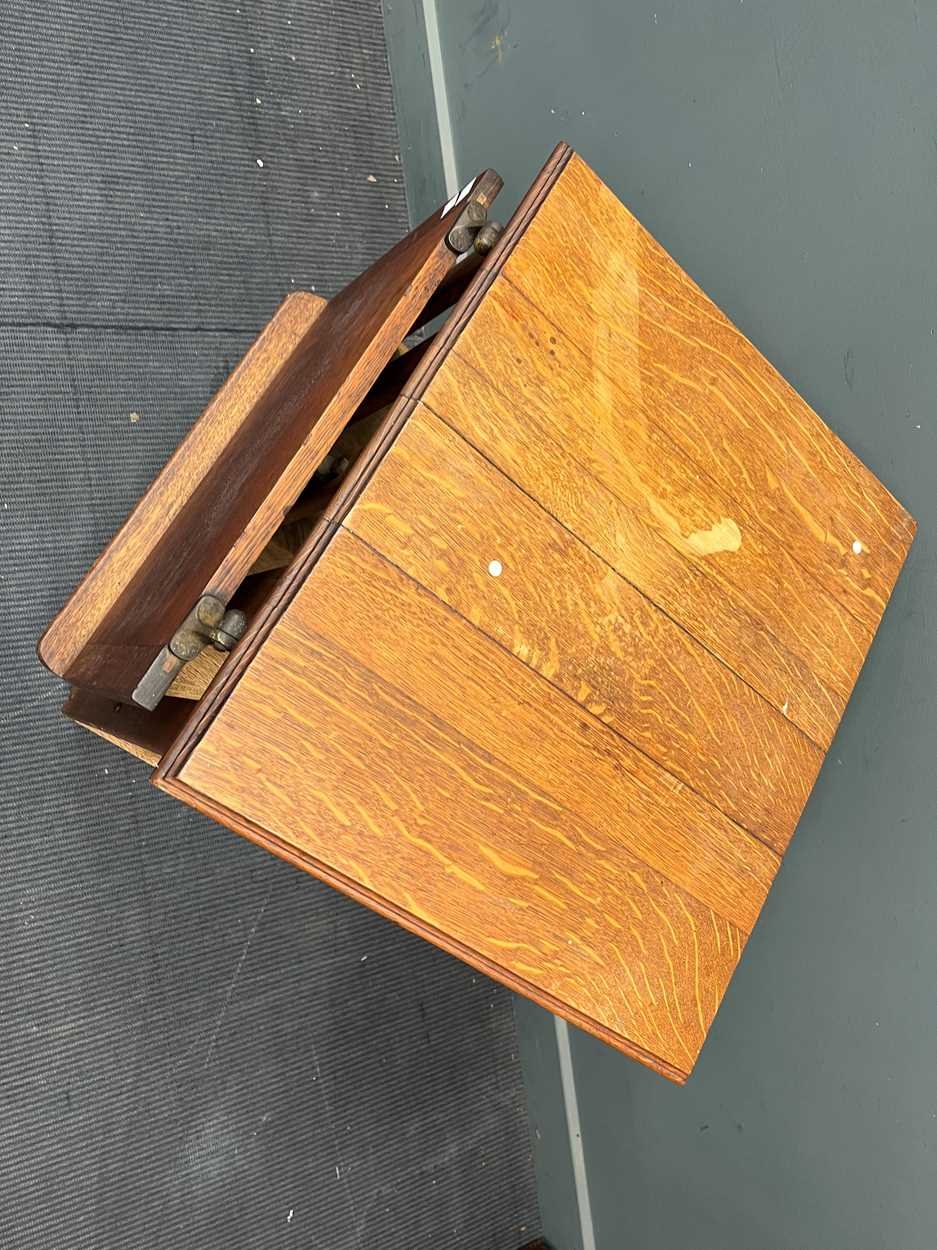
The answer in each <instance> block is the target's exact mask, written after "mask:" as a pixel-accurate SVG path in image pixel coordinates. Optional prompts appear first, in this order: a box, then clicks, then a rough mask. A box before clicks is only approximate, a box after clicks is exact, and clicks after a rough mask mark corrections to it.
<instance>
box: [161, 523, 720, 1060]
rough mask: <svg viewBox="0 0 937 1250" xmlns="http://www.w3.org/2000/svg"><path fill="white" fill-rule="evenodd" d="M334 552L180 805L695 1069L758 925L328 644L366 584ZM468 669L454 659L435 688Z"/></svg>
mask: <svg viewBox="0 0 937 1250" xmlns="http://www.w3.org/2000/svg"><path fill="white" fill-rule="evenodd" d="M347 541H348V542H352V541H354V540H352V539H348V540H347ZM335 551H339V548H338V547H337V546H334V547H332V548H330V549H329V552H328V553H327V555H326V556H325V557H324V558H323V559H322V560H321V561H320V562H319V564H318V565H317V567H316V571H315V573H314V575H313V576H311V577H310V578H308V579H307V581H306V583H305V584H304V585H303V587H302V588H301V589H300V590H299V591H298V593H297V594H296V596H295V598H293V600H292V601H291V602H290V604H289V606H288V607H287V608H286V610H285V611H284V613H283V614H282V616H281V617H280V619H279V620H278V621H277V623H276V625H275V626H274V628H273V629H272V631H271V633H270V634H269V636H268V637H267V639H266V641H265V643H264V646H263V647H262V648H261V650H260V651H259V652H258V653H257V654H256V656H255V657H254V659H253V660H252V662H251V664H250V665H249V667H248V668H247V669H246V670H245V671H244V673H243V675H242V676H241V678H240V681H239V682H238V684H237V687H236V688H235V689H234V691H233V692H232V693H231V694H230V695H229V697H228V698H227V700H226V701H225V703H224V705H223V706H222V707H221V709H220V710H219V712H218V713H217V715H216V716H215V717H214V719H213V720H212V722H211V724H210V725H209V726H208V727H207V729H206V730H205V732H204V734H203V736H202V737H201V739H200V740H199V741H198V743H197V745H196V746H195V748H194V750H193V751H192V752H191V754H190V755H189V757H188V759H187V760H186V762H185V763H184V765H183V767H182V769H181V772H180V774H179V781H180V782H181V783H182V784H181V788H180V789H179V790H178V792H179V793H180V794H181V795H183V797H188V795H187V794H186V791H189V792H195V793H197V794H199V795H202V796H204V797H205V798H206V799H207V800H208V801H209V802H210V803H213V804H220V805H221V806H222V807H223V808H224V809H226V810H227V811H228V812H229V813H236V814H237V817H236V819H235V820H234V823H235V826H236V827H237V826H238V824H239V822H240V821H241V820H242V819H243V820H244V821H246V822H249V823H250V824H251V825H252V826H254V827H259V828H260V829H263V830H267V831H268V832H269V833H270V834H272V835H273V836H274V837H276V838H277V839H279V840H280V841H281V842H282V843H284V844H286V845H287V846H288V847H290V848H293V849H294V850H295V851H297V852H299V853H301V854H302V856H304V857H305V863H306V866H309V867H310V868H312V869H313V870H315V866H316V865H317V864H327V865H328V866H329V869H330V871H332V872H334V873H338V874H340V875H341V876H342V877H343V878H344V879H346V880H348V881H351V882H354V883H357V884H358V885H359V886H360V887H361V888H362V889H364V890H366V891H368V892H369V894H370V895H372V896H376V897H378V898H380V899H383V900H386V901H387V902H388V903H390V904H393V906H394V907H395V908H396V909H399V913H400V914H401V915H405V916H407V917H408V918H409V923H410V924H411V926H412V927H419V926H420V925H425V926H428V927H430V928H431V929H432V932H433V934H434V935H435V936H436V938H437V940H439V941H441V944H443V945H448V946H449V947H450V949H456V950H458V951H459V952H460V953H462V952H463V951H465V950H468V951H471V952H473V953H474V956H475V957H476V958H478V959H480V960H481V961H484V962H485V963H486V964H487V965H490V966H491V967H496V968H497V969H499V970H500V972H499V975H503V976H505V978H509V979H510V981H511V983H513V984H516V985H518V986H520V987H522V988H523V989H524V991H525V992H527V993H529V994H531V996H532V997H535V998H537V999H538V1000H539V1001H543V1002H546V1003H547V1004H548V1005H553V1004H554V1003H556V1004H562V1005H563V1007H564V1010H565V1012H566V1013H567V1014H568V1015H569V1016H570V1018H573V1019H576V1020H577V1021H579V1022H580V1023H583V1024H586V1025H589V1024H590V1023H591V1024H596V1025H598V1026H599V1027H600V1028H601V1029H602V1030H603V1031H604V1032H605V1034H606V1035H609V1036H611V1037H613V1038H614V1039H615V1040H617V1042H618V1044H619V1045H621V1046H622V1047H623V1048H624V1049H627V1050H629V1051H630V1052H631V1053H636V1054H637V1056H638V1057H640V1058H642V1059H643V1061H645V1062H649V1061H653V1060H652V1057H654V1056H656V1059H657V1061H658V1066H661V1065H665V1067H664V1070H667V1069H672V1072H671V1073H670V1074H671V1075H673V1074H676V1075H678V1076H679V1075H680V1074H685V1073H686V1072H688V1071H689V1070H690V1068H691V1067H692V1064H693V1062H694V1060H695V1057H696V1055H697V1054H698V1052H699V1048H700V1046H701V1045H702V1042H703V1039H704V1037H705V1035H706V1031H707V1028H708V1026H709V1023H710V1022H711V1020H712V1017H713V1015H714V1014H715V1011H716V1008H717V1006H718V1002H719V1000H720V998H721V995H722V993H723V991H724V989H725V985H726V983H727V982H728V979H729V977H730V975H731V972H732V969H733V968H734V966H735V964H736V962H737V960H738V958H739V955H740V953H741V949H742V945H743V935H742V933H741V931H740V930H739V929H738V928H737V927H736V926H734V925H732V924H730V923H729V922H728V921H726V920H724V919H722V918H721V917H719V916H717V915H716V913H714V912H713V911H712V910H711V909H709V908H707V907H704V906H703V905H702V904H700V903H699V902H698V901H697V900H696V899H695V898H693V897H692V896H691V895H689V894H688V893H687V892H685V891H683V890H681V889H680V888H678V887H677V886H676V885H675V884H674V883H673V882H672V881H670V880H668V879H667V878H666V877H665V876H663V875H662V874H659V873H657V872H655V871H654V870H653V869H651V868H650V867H649V866H648V865H647V864H645V863H643V862H642V861H641V860H640V859H638V858H637V857H635V856H634V855H633V854H631V852H630V851H629V850H627V849H626V847H625V846H624V845H623V844H622V841H621V840H620V839H618V838H615V837H612V836H610V835H608V834H605V833H601V832H599V831H598V830H596V829H595V828H594V827H593V826H591V825H589V824H587V823H586V822H585V821H584V820H582V819H581V818H580V817H578V816H577V815H575V814H573V813H572V812H571V811H570V810H569V809H568V808H566V807H564V806H563V805H561V804H560V803H558V802H556V801H555V800H553V799H551V798H550V797H548V796H547V795H546V794H544V793H543V792H541V791H539V790H538V789H537V788H536V787H535V786H534V785H533V784H532V783H531V782H530V780H529V779H528V778H526V777H525V776H524V775H523V774H522V773H521V772H519V771H516V770H514V769H513V768H511V767H510V766H509V765H506V764H505V763H504V762H503V761H502V760H501V759H498V758H494V757H492V756H491V755H490V754H489V753H488V752H486V751H484V750H482V749H481V748H479V747H478V746H476V745H475V744H474V743H472V742H471V741H469V740H468V739H466V738H464V737H463V736H462V735H460V734H458V733H457V732H456V731H455V730H454V729H452V728H451V727H450V726H449V725H447V724H446V723H445V722H443V721H442V720H440V719H439V718H438V717H437V716H435V715H433V714H432V713H431V712H429V711H428V710H426V709H425V708H424V707H423V706H422V705H421V704H420V703H418V702H417V701H416V700H414V699H412V698H410V697H408V696H407V695H406V694H404V693H403V692H402V691H401V690H400V689H399V688H397V687H396V686H394V685H393V684H391V683H389V682H386V681H384V680H382V679H381V678H379V677H378V676H376V675H375V674H374V673H372V672H370V671H369V670H368V669H367V668H366V667H364V666H363V665H362V664H361V663H360V661H359V660H358V659H357V658H356V656H355V648H356V645H357V635H356V633H355V631H354V630H353V629H352V628H348V629H347V630H346V633H345V636H344V638H343V640H342V645H339V644H337V643H335V642H333V641H331V640H329V639H326V638H324V637H323V636H322V635H321V634H320V633H319V630H318V622H319V613H320V608H319V605H320V604H321V602H322V599H323V596H324V594H325V593H326V588H327V586H331V593H332V595H333V596H338V597H339V598H341V597H343V596H346V595H347V594H348V593H349V588H350V587H354V585H355V583H354V582H349V580H348V578H347V576H346V573H347V570H344V569H343V568H342V567H341V563H340V561H339V560H333V559H332V556H333V552H335ZM409 586H410V590H409V593H410V595H411V596H413V597H414V598H415V597H417V596H421V595H423V594H424V593H425V592H422V591H421V590H420V589H419V588H418V587H416V586H415V585H414V584H413V583H410V584H409ZM358 588H359V593H361V594H363V595H365V596H366V595H367V586H366V585H365V584H363V583H358ZM371 602H372V604H373V600H371ZM453 619H455V618H453ZM462 628H468V627H467V626H462ZM477 637H478V638H479V640H480V642H481V643H482V645H483V647H486V648H488V649H490V650H491V651H492V652H494V651H495V650H496V649H495V648H494V646H493V644H492V643H490V642H485V641H484V640H483V639H481V636H480V635H477ZM429 640H430V641H432V639H431V638H430V639H429ZM509 662H510V663H511V664H513V665H515V667H516V668H517V671H518V672H520V673H523V672H525V671H526V670H525V669H524V668H523V667H522V666H520V665H517V664H516V661H513V660H510V661H509ZM451 669H452V664H451V661H450V660H448V659H447V658H446V656H445V654H443V657H442V666H441V667H434V669H433V671H432V672H431V673H427V674H426V680H427V682H434V681H438V680H442V679H444V678H445V676H446V674H447V673H448V672H449V671H451ZM483 675H484V669H482V676H483ZM465 676H466V677H467V678H469V679H471V680H472V681H477V680H478V678H479V672H478V670H477V669H476V670H473V671H472V672H470V673H468V674H465ZM528 680H530V681H536V682H538V684H539V681H540V679H538V678H535V677H534V676H533V675H531V676H530V677H529V678H528ZM538 698H539V696H538ZM566 702H567V704H568V700H567V701H566ZM602 732H608V731H605V730H602ZM362 743H367V744H368V750H366V751H364V750H362ZM558 745H559V742H558V741H556V742H555V743H554V746H555V747H556V746H558ZM164 784H165V783H164ZM167 788H169V789H170V790H172V789H173V787H172V784H169V785H168V786H167Z"/></svg>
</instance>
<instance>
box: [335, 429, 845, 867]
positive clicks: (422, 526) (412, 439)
mask: <svg viewBox="0 0 937 1250" xmlns="http://www.w3.org/2000/svg"><path fill="white" fill-rule="evenodd" d="M345 524H346V526H347V527H348V528H349V529H350V530H351V531H352V532H354V533H355V534H357V535H359V536H360V537H361V538H363V539H364V540H365V541H367V542H368V543H369V544H370V545H371V546H373V547H374V548H376V549H377V550H378V551H380V552H381V554H383V555H385V556H387V558H388V559H389V560H391V561H392V562H393V563H394V564H395V565H397V566H399V567H400V568H401V569H403V570H404V571H405V572H406V573H408V574H409V575H410V576H411V577H413V578H414V579H415V580H417V581H418V582H420V583H421V584H422V585H424V586H426V587H427V588H428V589H430V590H431V591H432V592H433V593H434V594H436V595H438V596H439V598H441V599H442V600H443V601H444V602H445V603H447V604H449V606H450V607H452V608H454V609H455V610H456V611H457V612H459V613H460V614H461V615H462V616H464V617H465V618H466V619H467V620H470V621H471V622H472V624H474V625H476V626H477V627H478V628H479V629H481V630H482V631H483V632H484V633H486V634H487V635H489V636H490V637H491V638H493V639H495V640H496V641H497V642H498V643H499V644H501V645H502V646H504V647H505V648H506V649H507V650H509V651H510V652H511V653H512V654H513V655H515V656H516V657H517V658H518V659H519V660H521V661H523V663H525V664H527V665H530V667H532V668H534V669H536V670H537V672H539V673H540V674H542V675H543V676H544V677H546V678H547V679H548V680H549V681H550V682H552V683H553V684H554V685H556V686H557V687H558V688H559V689H561V690H563V691H565V693H566V694H568V695H569V696H570V697H571V698H573V699H575V700H576V701H577V702H579V703H581V704H582V705H583V707H584V708H585V709H586V710H587V711H588V712H590V713H591V714H592V715H593V716H595V717H596V718H597V719H598V720H600V721H602V722H603V723H604V724H606V725H608V726H610V727H611V728H613V729H614V730H615V731H616V732H617V733H619V734H621V736H622V737H624V738H626V739H628V741H630V742H631V743H633V744H634V745H635V746H637V747H638V748H639V749H640V750H641V751H643V752H644V753H645V754H647V755H648V756H650V757H651V758H652V759H653V760H655V761H656V762H657V763H659V764H662V765H663V766H664V767H665V768H666V769H667V770H668V771H669V772H671V773H673V775H674V776H676V777H678V778H679V779H680V780H681V781H682V782H684V783H685V784H686V785H688V786H689V787H690V788H691V789H693V790H695V791H696V792H697V793H698V794H700V795H702V796H703V797H704V798H706V799H708V800H709V801H710V802H711V803H713V804H714V805H715V806H717V807H718V808H720V810H721V811H723V812H725V813H726V814H727V815H728V816H730V817H731V818H732V819H733V820H735V821H736V822H737V823H738V824H740V825H742V826H743V827H744V828H745V829H747V830H748V831H749V832H751V833H753V834H755V835H756V836H757V837H759V838H761V839H762V840H763V841H765V842H766V843H768V844H769V845H770V846H772V847H774V848H775V849H776V850H779V851H783V850H784V848H785V847H786V846H787V843H788V840H789V838H790V836H791V834H792V832H793V830H794V826H795V825H796V823H797V819H798V817H799V816H800V812H801V809H802V807H803V804H804V802H805V801H806V798H807V795H808V794H809V792H810V788H811V786H812V784H813V780H814V777H815V776H816V773H817V770H818V768H819V766H820V762H821V760H822V752H821V751H820V749H819V747H817V746H816V745H814V743H812V742H811V741H810V740H809V739H808V738H807V737H806V736H805V735H804V734H803V733H802V732H801V731H800V730H799V729H798V728H797V727H796V726H795V725H793V724H792V723H791V722H790V721H789V720H788V719H787V718H786V717H785V716H783V715H782V714H781V713H780V712H778V711H776V710H775V709H774V708H772V707H771V706H770V705H769V704H768V703H767V702H766V701H765V700H764V699H763V698H762V697H761V696H760V695H759V694H757V693H756V692H755V691H754V690H752V689H751V687H750V686H748V685H746V684H745V682H743V681H742V680H741V679H740V678H739V677H738V676H737V675H736V674H735V673H734V672H733V671H732V670H731V669H730V668H728V667H726V665H724V664H723V663H721V662H720V661H719V660H717V659H716V658H715V657H714V656H713V655H711V654H710V652H708V651H707V650H706V649H705V648H704V647H702V646H701V645H700V644H699V643H698V642H696V641H695V640H694V639H693V638H692V637H691V636H690V635H689V634H688V633H687V632H686V631H685V630H683V629H681V628H680V627H679V626H678V625H676V624H674V622H673V621H671V620H670V619H669V618H668V617H666V616H665V615H664V614H663V613H662V612H660V611H659V610H658V609H657V608H656V607H654V605H653V604H652V603H650V602H649V601H648V600H647V599H646V598H645V597H644V596H643V595H641V594H640V593H639V592H638V591H636V590H635V589H634V587H633V586H632V585H630V584H629V583H628V582H626V581H625V580H624V579H623V578H622V577H621V576H620V575H619V574H618V573H617V572H616V571H615V570H614V569H612V568H610V567H609V565H608V564H607V563H606V562H605V561H604V560H602V559H600V558H599V556H597V555H596V554H595V553H594V552H593V551H591V550H590V549H589V548H588V547H587V546H586V545H585V544H584V543H582V542H580V541H579V540H578V539H577V538H576V537H575V536H574V535H573V534H571V533H570V531H569V530H567V529H565V528H564V527H563V526H562V525H560V524H559V522H558V521H555V520H554V519H553V518H552V517H551V516H550V515H549V513H547V512H545V511H544V509H543V508H542V507H540V506H539V505H538V504H536V503H535V502H534V501H533V500H532V499H530V498H529V497H528V496H527V495H525V494H524V493H523V492H522V491H521V490H519V489H518V488H517V487H516V486H515V485H514V484H513V483H512V482H511V481H510V480H509V479H508V478H506V477H505V476H504V474H502V473H501V472H499V471H498V470H497V469H495V468H494V467H493V466H491V465H490V464H489V463H487V462H486V461H485V460H484V459H483V458H482V457H481V455H479V454H478V453H477V452H475V451H474V450H473V449H472V448H471V447H469V445H468V444H467V443H466V442H465V441H464V440H463V439H462V438H460V437H459V436H458V435H457V434H455V433H453V432H452V431H451V430H450V429H449V428H448V427H447V426H445V425H444V424H443V423H442V422H441V421H440V420H439V419H438V418H436V417H435V416H433V415H432V413H430V412H428V411H427V410H426V409H423V408H419V409H418V410H417V412H416V413H415V414H414V415H413V416H412V417H411V418H410V421H409V422H408V424H407V426H406V428H405V429H404V430H403V432H402V433H401V435H400V437H399V438H398V439H397V441H396V443H395V444H394V446H393V447H392V448H391V450H390V451H389V452H388V454H387V456H386V457H385V458H384V460H383V462H382V463H381V466H380V468H379V469H378V470H377V472H376V474H375V476H374V479H373V480H372V482H371V485H370V487H369V489H368V491H367V492H366V493H365V495H364V496H363V497H362V499H361V500H360V501H359V503H358V504H357V506H356V507H355V508H354V510H353V511H352V512H351V514H350V516H349V517H348V518H347V520H346V521H345ZM493 560H495V561H497V565H496V568H499V570H500V571H499V573H498V576H492V575H491V572H490V571H489V569H490V565H491V562H492V561H493Z"/></svg>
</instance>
